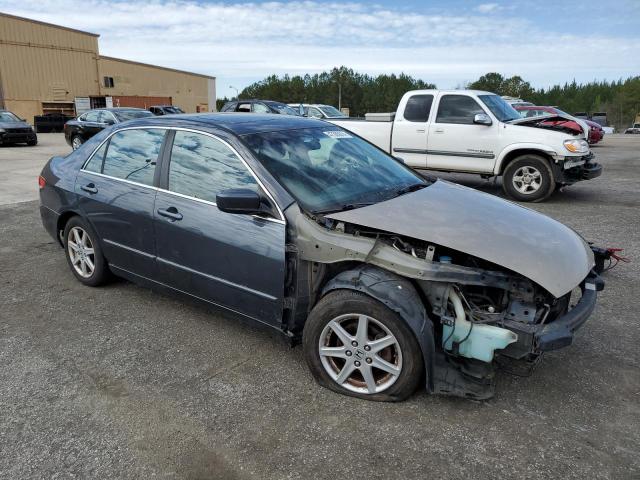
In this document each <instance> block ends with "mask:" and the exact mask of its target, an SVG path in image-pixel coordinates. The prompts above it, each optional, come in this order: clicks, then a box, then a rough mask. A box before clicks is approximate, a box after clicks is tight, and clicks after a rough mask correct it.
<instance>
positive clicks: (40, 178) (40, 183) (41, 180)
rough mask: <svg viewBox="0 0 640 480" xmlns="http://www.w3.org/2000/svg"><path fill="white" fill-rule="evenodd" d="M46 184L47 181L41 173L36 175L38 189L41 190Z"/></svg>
mask: <svg viewBox="0 0 640 480" xmlns="http://www.w3.org/2000/svg"><path fill="white" fill-rule="evenodd" d="M46 184H47V181H46V180H45V179H44V177H43V176H42V175H40V176H38V187H40V190H42V189H43V188H44V186H45V185H46Z"/></svg>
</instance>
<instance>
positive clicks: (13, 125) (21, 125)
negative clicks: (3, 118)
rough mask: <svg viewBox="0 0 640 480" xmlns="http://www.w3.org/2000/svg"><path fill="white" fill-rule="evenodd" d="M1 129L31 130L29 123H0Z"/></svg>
mask: <svg viewBox="0 0 640 480" xmlns="http://www.w3.org/2000/svg"><path fill="white" fill-rule="evenodd" d="M0 128H4V129H7V130H8V129H14V128H31V125H29V124H28V123H27V122H0Z"/></svg>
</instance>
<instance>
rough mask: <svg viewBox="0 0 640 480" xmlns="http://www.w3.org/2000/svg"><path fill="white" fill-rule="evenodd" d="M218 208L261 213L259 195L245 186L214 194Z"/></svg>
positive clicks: (227, 210) (233, 211)
mask: <svg viewBox="0 0 640 480" xmlns="http://www.w3.org/2000/svg"><path fill="white" fill-rule="evenodd" d="M216 204H217V205H218V210H220V211H222V212H227V213H244V214H248V215H255V214H258V213H262V208H261V201H260V195H259V194H258V193H257V192H254V191H253V190H249V189H247V188H232V189H229V190H225V191H223V192H220V193H218V194H217V195H216Z"/></svg>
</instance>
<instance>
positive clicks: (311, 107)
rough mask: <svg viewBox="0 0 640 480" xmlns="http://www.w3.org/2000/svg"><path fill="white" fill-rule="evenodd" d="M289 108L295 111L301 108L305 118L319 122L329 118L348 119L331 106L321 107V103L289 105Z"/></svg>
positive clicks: (347, 116)
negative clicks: (316, 119) (315, 119)
mask: <svg viewBox="0 0 640 480" xmlns="http://www.w3.org/2000/svg"><path fill="white" fill-rule="evenodd" d="M289 106H290V107H291V108H293V109H294V110H296V111H299V109H300V107H302V113H303V115H304V116H305V117H312V118H319V119H321V120H324V119H329V118H349V115H345V114H344V113H342V112H341V111H340V110H338V109H337V108H336V107H334V106H331V105H323V104H321V103H312V104H309V103H290V104H289Z"/></svg>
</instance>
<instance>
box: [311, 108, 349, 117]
mask: <svg viewBox="0 0 640 480" xmlns="http://www.w3.org/2000/svg"><path fill="white" fill-rule="evenodd" d="M318 108H319V109H320V110H322V112H323V113H324V114H325V115H326V116H327V117H329V118H346V117H347V116H346V115H345V114H344V113H342V112H341V111H340V110H338V109H337V108H336V107H332V106H331V105H322V106H319V107H318Z"/></svg>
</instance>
